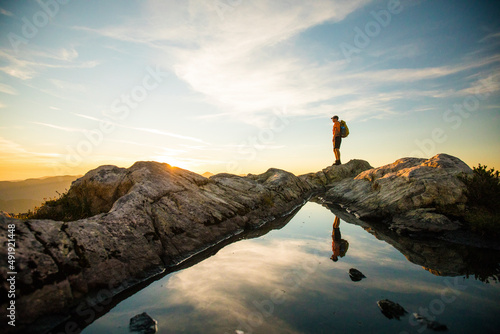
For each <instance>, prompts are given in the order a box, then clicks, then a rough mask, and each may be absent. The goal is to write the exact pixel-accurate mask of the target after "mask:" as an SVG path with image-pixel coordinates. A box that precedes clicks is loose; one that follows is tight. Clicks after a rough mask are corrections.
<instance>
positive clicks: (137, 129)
mask: <svg viewBox="0 0 500 334" xmlns="http://www.w3.org/2000/svg"><path fill="white" fill-rule="evenodd" d="M73 114H74V115H75V116H78V117H82V118H86V119H90V120H93V121H98V122H100V121H102V120H101V119H99V118H97V117H92V116H88V115H83V114H79V113H73ZM110 123H111V124H113V125H114V126H117V127H120V128H124V129H129V130H135V131H141V132H147V133H151V134H156V135H161V136H167V137H173V138H178V139H183V140H188V141H194V142H197V143H203V144H208V143H207V142H205V141H204V140H202V139H199V138H195V137H190V136H185V135H180V134H177V133H173V132H168V131H164V130H158V129H154V128H145V127H136V126H129V125H125V124H121V123H118V122H110Z"/></svg>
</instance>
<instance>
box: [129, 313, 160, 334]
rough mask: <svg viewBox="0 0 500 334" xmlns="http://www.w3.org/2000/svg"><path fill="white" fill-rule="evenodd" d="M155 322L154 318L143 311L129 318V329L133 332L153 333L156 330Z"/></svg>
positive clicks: (141, 333)
mask: <svg viewBox="0 0 500 334" xmlns="http://www.w3.org/2000/svg"><path fill="white" fill-rule="evenodd" d="M156 323H157V322H156V320H155V319H153V318H151V317H150V316H149V314H147V313H146V312H143V313H141V314H138V315H136V316H134V317H133V318H131V319H130V324H129V329H130V331H131V332H134V333H140V334H153V333H156V331H157V330H158V328H157V327H156Z"/></svg>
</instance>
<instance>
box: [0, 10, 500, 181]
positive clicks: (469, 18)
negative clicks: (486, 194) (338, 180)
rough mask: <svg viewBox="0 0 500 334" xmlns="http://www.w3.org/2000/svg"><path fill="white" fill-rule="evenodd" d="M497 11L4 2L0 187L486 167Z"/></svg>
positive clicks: (497, 90) (493, 124) (498, 134)
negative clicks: (422, 162) (146, 168)
mask: <svg viewBox="0 0 500 334" xmlns="http://www.w3.org/2000/svg"><path fill="white" fill-rule="evenodd" d="M498 17H500V9H499V7H498V6H497V5H496V1H488V0H483V1H462V0H454V1H452V0H439V1H430V0H412V1H409V0H384V1H378V0H377V1H370V0H315V1H299V0H286V1H285V0H280V1H278V0H276V1H265V0H165V1H160V0H144V1H132V0H124V1H112V0H109V1H97V0H88V1H81V0H31V1H28V0H18V1H2V2H0V31H1V35H0V180H20V179H26V178H35V177H44V176H53V175H67V174H69V175H81V174H84V173H86V172H87V171H89V170H91V169H93V168H96V167H98V166H100V165H117V166H120V167H129V166H131V165H132V164H133V163H134V162H136V161H144V160H146V161H150V160H153V161H160V162H166V163H168V164H170V165H173V166H177V167H181V168H185V169H188V170H191V171H194V172H197V173H200V174H201V173H204V172H207V171H209V172H212V173H220V172H226V173H232V174H246V173H253V174H258V173H263V172H265V171H266V170H267V169H268V168H271V167H274V168H280V169H284V170H287V171H290V172H292V173H294V174H296V175H300V174H304V173H308V172H316V171H319V170H321V169H323V168H325V167H327V166H329V165H331V164H332V163H333V162H334V161H335V158H334V155H333V151H332V121H331V117H332V116H333V115H338V116H339V118H340V119H343V120H345V121H346V122H347V124H348V126H349V130H350V134H349V136H348V137H347V138H344V139H343V141H342V146H341V150H340V151H341V160H342V162H343V163H346V162H348V161H349V160H351V159H363V160H367V161H368V162H369V163H370V164H371V165H372V166H373V167H379V166H382V165H385V164H389V163H392V162H394V161H395V160H397V159H399V158H403V157H409V156H413V157H421V158H430V157H432V156H434V155H435V154H438V153H447V154H451V155H454V156H456V157H458V158H460V159H462V160H463V161H464V162H465V163H467V164H468V165H469V166H470V167H475V166H477V165H478V164H479V163H480V164H483V165H486V166H488V167H490V168H496V169H500V154H499V153H500V131H499V129H500V20H499V19H498Z"/></svg>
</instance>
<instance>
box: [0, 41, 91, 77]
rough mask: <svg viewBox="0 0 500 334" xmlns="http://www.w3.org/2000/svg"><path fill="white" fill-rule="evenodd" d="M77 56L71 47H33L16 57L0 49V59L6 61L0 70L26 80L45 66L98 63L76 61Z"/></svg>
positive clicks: (86, 66) (72, 65)
mask: <svg viewBox="0 0 500 334" xmlns="http://www.w3.org/2000/svg"><path fill="white" fill-rule="evenodd" d="M77 58H78V53H77V52H76V51H75V50H74V49H72V48H71V49H64V48H63V49H56V50H43V51H42V50H37V49H36V48H34V47H33V48H31V49H29V51H26V52H23V53H22V55H20V56H16V57H14V56H13V55H12V54H10V53H9V52H6V51H5V50H0V59H3V60H4V62H5V63H6V65H5V66H2V67H0V71H2V72H4V73H6V74H8V75H10V76H12V77H15V78H18V79H21V80H28V79H32V78H34V77H35V76H37V75H38V73H40V71H42V70H43V69H47V68H66V69H71V68H93V67H96V66H97V65H99V62H98V61H81V62H78V61H76V59H77Z"/></svg>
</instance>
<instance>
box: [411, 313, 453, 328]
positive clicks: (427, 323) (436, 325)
mask: <svg viewBox="0 0 500 334" xmlns="http://www.w3.org/2000/svg"><path fill="white" fill-rule="evenodd" d="M413 316H414V317H415V319H417V321H418V322H420V323H421V324H424V325H425V326H426V327H427V328H429V329H432V330H434V331H436V332H444V331H447V330H448V327H447V326H446V325H443V324H441V323H439V322H437V321H432V320H429V319H427V318H426V317H424V316H423V315H420V314H418V313H413Z"/></svg>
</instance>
